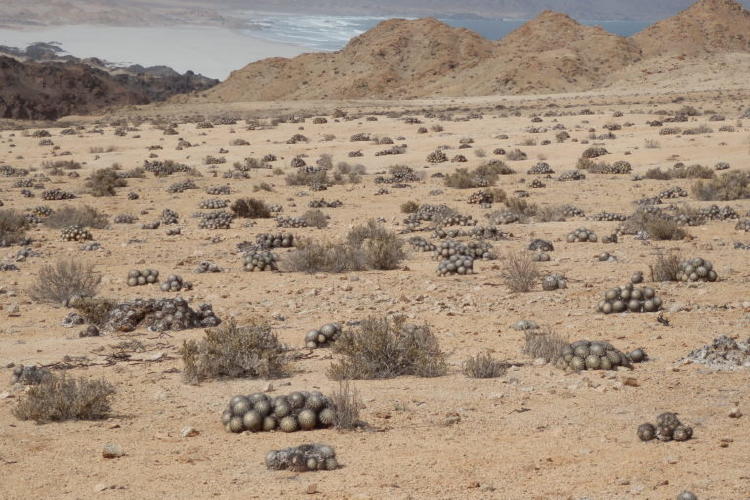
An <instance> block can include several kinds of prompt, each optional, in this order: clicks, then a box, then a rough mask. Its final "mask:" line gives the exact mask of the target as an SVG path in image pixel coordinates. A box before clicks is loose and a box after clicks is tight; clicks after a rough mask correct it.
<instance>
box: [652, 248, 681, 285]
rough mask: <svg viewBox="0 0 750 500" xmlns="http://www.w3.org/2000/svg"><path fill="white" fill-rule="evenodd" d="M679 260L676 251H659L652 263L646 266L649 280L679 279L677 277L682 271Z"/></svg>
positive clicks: (679, 257)
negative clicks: (649, 276)
mask: <svg viewBox="0 0 750 500" xmlns="http://www.w3.org/2000/svg"><path fill="white" fill-rule="evenodd" d="M681 262H682V257H681V256H680V254H679V253H678V252H669V253H667V254H664V253H659V255H657V256H656V260H654V262H653V264H649V266H648V268H649V271H650V272H651V281H679V280H678V278H677V277H678V276H679V274H680V273H681V271H682V269H681V267H680V263H681Z"/></svg>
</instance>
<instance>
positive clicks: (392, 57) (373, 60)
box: [208, 18, 494, 101]
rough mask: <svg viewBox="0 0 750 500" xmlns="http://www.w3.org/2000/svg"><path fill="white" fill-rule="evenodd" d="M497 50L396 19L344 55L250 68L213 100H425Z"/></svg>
mask: <svg viewBox="0 0 750 500" xmlns="http://www.w3.org/2000/svg"><path fill="white" fill-rule="evenodd" d="M493 50H494V44H493V43H492V42H490V41H489V40H486V39H484V38H482V37H481V36H479V35H478V34H476V33H474V32H472V31H469V30H466V29H461V28H452V27H450V26H448V25H446V24H443V23H441V22H439V21H437V20H435V19H429V18H428V19H419V20H416V21H407V20H403V19H391V20H388V21H383V22H382V23H380V24H378V25H377V26H376V27H375V28H373V29H372V30H370V31H368V32H366V33H364V34H362V35H360V36H358V37H356V38H353V39H352V40H351V41H350V42H349V44H347V46H346V47H344V49H342V50H341V51H338V52H334V53H316V54H303V55H301V56H298V57H295V58H294V59H282V58H272V59H266V60H263V61H258V62H256V63H252V64H249V65H247V66H246V67H244V68H242V69H240V70H238V71H235V72H233V73H232V75H231V76H230V77H229V78H228V79H227V80H226V81H225V82H223V83H222V84H220V85H218V86H217V87H214V88H213V89H211V90H210V91H209V92H208V96H209V99H210V98H215V99H219V100H224V101H236V100H274V99H282V98H284V99H326V98H344V99H351V98H363V97H377V98H398V97H409V96H413V95H424V93H423V92H424V91H423V89H424V88H425V87H430V86H432V85H434V84H435V83H437V82H438V81H439V80H441V79H444V78H451V77H452V76H457V75H460V74H461V73H462V72H463V71H465V70H466V69H468V68H471V67H473V66H475V65H476V64H478V63H479V62H480V61H483V60H485V59H487V58H489V57H490V56H491V55H492V53H493Z"/></svg>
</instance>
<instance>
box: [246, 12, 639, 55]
mask: <svg viewBox="0 0 750 500" xmlns="http://www.w3.org/2000/svg"><path fill="white" fill-rule="evenodd" d="M246 16H247V18H248V19H249V22H251V23H252V24H253V28H252V29H250V30H248V31H247V32H248V33H252V34H253V35H255V36H258V37H260V38H264V39H266V40H269V41H274V42H282V43H291V44H295V45H302V46H304V47H306V48H309V49H311V50H320V51H334V50H339V49H341V48H342V47H344V45H346V43H347V42H348V41H349V40H350V39H352V38H353V37H355V36H358V35H361V34H362V33H364V32H365V31H367V30H369V29H371V28H373V27H375V26H376V25H377V24H378V23H380V22H381V21H384V20H385V19H387V18H384V17H373V16H313V15H295V14H246ZM440 20H441V21H443V22H444V23H446V24H448V25H450V26H454V27H457V28H467V29H470V30H472V31H474V32H476V33H478V34H480V35H482V36H483V37H484V38H487V39H489V40H499V39H500V38H502V37H504V36H505V35H507V34H508V33H510V32H511V31H513V30H515V29H517V28H519V27H521V26H523V24H525V23H526V22H527V20H523V19H488V18H475V17H465V18H462V17H450V18H445V19H440ZM580 22H581V23H582V24H586V25H589V26H601V27H602V28H604V29H605V30H607V31H609V32H610V33H613V34H616V35H620V36H630V35H633V34H635V33H637V32H638V31H641V30H642V29H644V28H646V27H647V26H648V25H649V23H646V22H637V21H590V20H581V21H580Z"/></svg>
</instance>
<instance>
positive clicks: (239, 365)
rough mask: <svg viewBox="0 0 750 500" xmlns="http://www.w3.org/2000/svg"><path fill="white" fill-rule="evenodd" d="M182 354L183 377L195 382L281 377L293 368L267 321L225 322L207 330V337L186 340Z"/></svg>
mask: <svg viewBox="0 0 750 500" xmlns="http://www.w3.org/2000/svg"><path fill="white" fill-rule="evenodd" d="M180 354H181V355H182V361H183V362H184V364H185V368H184V371H183V378H184V379H185V382H187V383H191V384H194V383H198V382H201V381H204V380H211V379H217V378H265V379H269V378H279V377H284V376H286V375H288V369H289V354H288V350H287V348H286V347H285V346H284V345H282V344H281V342H279V339H278V338H277V337H276V334H274V333H273V332H272V331H271V326H270V325H268V324H267V323H264V322H256V323H252V324H250V325H246V326H238V325H237V324H236V323H235V322H233V321H232V322H227V323H224V324H223V325H221V326H219V327H217V328H211V329H209V330H206V337H205V338H204V339H203V340H200V341H195V340H188V341H185V342H183V344H182V348H181V349H180Z"/></svg>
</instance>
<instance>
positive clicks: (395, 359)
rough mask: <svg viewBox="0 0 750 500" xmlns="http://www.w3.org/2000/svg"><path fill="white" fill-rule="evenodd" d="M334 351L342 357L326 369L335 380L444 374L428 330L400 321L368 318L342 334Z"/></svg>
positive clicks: (442, 361) (437, 347)
mask: <svg viewBox="0 0 750 500" xmlns="http://www.w3.org/2000/svg"><path fill="white" fill-rule="evenodd" d="M333 352H334V353H335V354H338V355H340V356H341V357H342V358H341V359H339V360H338V361H336V362H334V363H332V364H331V366H330V368H329V369H328V376H329V377H331V378H332V379H334V380H345V379H367V380H369V379H384V378H393V377H398V376H401V375H414V376H417V377H438V376H441V375H444V374H445V373H446V371H447V367H446V363H445V354H444V353H443V352H442V351H441V350H440V345H439V343H438V340H437V337H436V336H435V335H434V334H433V333H432V332H431V331H430V328H429V327H428V326H427V325H423V326H414V325H406V324H405V323H404V319H403V318H395V319H388V318H385V317H383V318H377V317H370V318H367V319H365V320H364V321H362V324H361V325H360V326H359V328H358V329H357V330H346V331H344V332H343V333H342V334H341V335H340V336H339V338H338V339H337V340H336V343H335V344H333Z"/></svg>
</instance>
